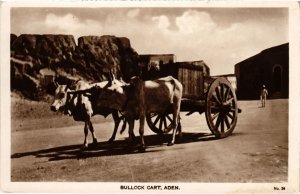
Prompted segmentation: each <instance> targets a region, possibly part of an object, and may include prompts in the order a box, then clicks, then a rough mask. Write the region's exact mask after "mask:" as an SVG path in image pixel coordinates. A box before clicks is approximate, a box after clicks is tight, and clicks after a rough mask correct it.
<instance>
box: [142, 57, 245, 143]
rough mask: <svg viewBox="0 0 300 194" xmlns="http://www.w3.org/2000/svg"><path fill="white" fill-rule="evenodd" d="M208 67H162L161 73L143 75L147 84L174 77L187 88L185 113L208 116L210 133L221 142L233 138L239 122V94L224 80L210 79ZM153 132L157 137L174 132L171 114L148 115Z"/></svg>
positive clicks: (171, 64) (169, 64)
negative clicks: (231, 135)
mask: <svg viewBox="0 0 300 194" xmlns="http://www.w3.org/2000/svg"><path fill="white" fill-rule="evenodd" d="M205 68H206V66H205V65H202V64H201V62H199V63H168V64H161V65H160V68H159V70H158V71H157V70H152V71H147V70H145V71H143V74H142V75H143V76H142V77H143V79H144V80H153V79H157V78H160V77H165V76H173V77H174V78H176V79H178V80H179V81H180V82H181V84H182V85H183V94H182V101H181V107H180V111H181V112H188V113H187V115H190V114H192V113H194V112H199V113H200V114H202V113H204V112H205V116H206V121H207V124H208V127H209V129H210V130H211V132H212V133H213V134H214V135H215V136H216V137H217V138H224V137H227V136H229V135H230V134H231V133H232V132H233V130H234V128H235V126H236V122H237V114H238V112H239V109H238V106H237V98H236V95H235V90H234V89H233V88H232V86H231V84H230V82H229V81H228V80H227V79H225V78H222V77H218V78H213V77H210V76H209V70H207V69H205ZM146 118H147V123H148V125H149V127H150V129H151V130H152V131H154V132H156V133H166V132H169V131H170V130H171V128H172V122H173V120H172V116H171V111H170V110H167V111H166V112H164V113H161V114H155V113H153V114H150V115H147V117H146Z"/></svg>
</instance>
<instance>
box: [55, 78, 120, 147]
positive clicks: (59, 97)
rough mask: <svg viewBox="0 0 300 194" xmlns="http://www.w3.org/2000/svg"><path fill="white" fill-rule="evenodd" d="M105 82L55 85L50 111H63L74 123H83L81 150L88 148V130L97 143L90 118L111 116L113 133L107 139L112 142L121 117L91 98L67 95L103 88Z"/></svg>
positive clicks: (79, 81)
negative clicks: (113, 124)
mask: <svg viewBox="0 0 300 194" xmlns="http://www.w3.org/2000/svg"><path fill="white" fill-rule="evenodd" d="M107 83H108V82H107V81H104V82H98V83H95V84H89V83H87V82H85V81H82V80H77V81H73V82H71V83H69V84H64V85H59V84H57V83H56V86H57V88H56V90H55V96H54V101H53V103H52V105H51V106H50V109H51V110H52V111H54V112H56V111H59V110H60V111H63V112H64V113H65V114H68V115H72V116H73V118H74V120H75V121H83V122H84V123H85V125H84V143H83V146H82V148H83V149H84V148H87V147H88V140H87V135H88V130H90V132H91V134H92V137H93V144H96V143H97V137H96V135H95V133H94V127H93V125H92V122H91V117H92V116H93V115H97V114H98V115H103V116H104V117H107V116H108V115H109V114H112V117H113V120H114V122H115V126H114V131H113V134H112V136H111V138H110V139H109V141H108V142H112V141H113V140H114V139H115V137H116V133H117V130H118V126H119V124H120V121H121V120H122V118H121V117H119V115H118V111H117V110H112V109H110V108H107V107H101V106H99V105H98V104H97V103H96V102H95V101H94V100H93V99H92V98H90V97H89V96H87V95H80V94H69V92H72V91H77V90H85V89H89V88H92V87H94V86H97V87H99V88H103V87H104V86H105V85H107ZM124 129H125V121H124V125H123V129H122V131H124Z"/></svg>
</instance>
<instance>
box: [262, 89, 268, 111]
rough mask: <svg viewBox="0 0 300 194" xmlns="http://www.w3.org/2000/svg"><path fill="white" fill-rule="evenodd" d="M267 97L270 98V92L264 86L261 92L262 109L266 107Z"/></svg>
mask: <svg viewBox="0 0 300 194" xmlns="http://www.w3.org/2000/svg"><path fill="white" fill-rule="evenodd" d="M267 96H268V90H267V89H266V86H265V85H262V89H261V91H260V100H261V107H265V106H266V101H267Z"/></svg>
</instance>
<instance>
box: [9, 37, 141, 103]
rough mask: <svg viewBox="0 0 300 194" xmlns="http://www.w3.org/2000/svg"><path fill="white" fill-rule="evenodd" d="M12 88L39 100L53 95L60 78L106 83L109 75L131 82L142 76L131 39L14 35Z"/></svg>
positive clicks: (12, 39)
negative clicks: (46, 95) (76, 38)
mask: <svg viewBox="0 0 300 194" xmlns="http://www.w3.org/2000/svg"><path fill="white" fill-rule="evenodd" d="M10 42H11V89H12V90H18V91H21V92H22V93H23V95H24V96H25V97H27V98H31V99H37V98H40V96H42V95H43V94H44V93H53V87H54V85H53V83H52V81H53V79H54V78H55V77H57V76H62V77H68V78H73V79H78V78H81V79H84V80H87V81H92V82H95V81H103V80H106V79H107V74H108V72H110V71H111V72H113V73H114V74H115V76H116V77H117V78H122V79H124V80H125V81H127V80H128V79H129V78H130V77H131V76H133V75H137V74H138V73H139V68H138V61H139V56H138V54H137V52H136V51H135V50H134V49H133V48H131V44H130V41H129V39H128V38H119V37H115V36H84V37H80V38H79V39H78V45H77V44H76V43H75V39H74V37H73V36H72V35H36V34H24V35H20V36H16V35H13V34H12V35H11V40H10Z"/></svg>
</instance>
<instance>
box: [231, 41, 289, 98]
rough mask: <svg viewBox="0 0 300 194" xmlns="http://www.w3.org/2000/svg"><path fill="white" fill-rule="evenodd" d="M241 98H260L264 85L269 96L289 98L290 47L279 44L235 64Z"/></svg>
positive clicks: (238, 91) (238, 94) (239, 96)
mask: <svg viewBox="0 0 300 194" xmlns="http://www.w3.org/2000/svg"><path fill="white" fill-rule="evenodd" d="M235 74H236V76H237V96H238V98H239V99H259V94H260V89H261V87H262V85H263V84H264V85H266V87H267V90H268V92H269V98H288V88H289V82H288V81H289V76H288V75H289V47H288V44H283V45H279V46H276V47H272V48H269V49H266V50H264V51H262V52H261V53H259V54H257V55H255V56H253V57H250V58H248V59H246V60H244V61H242V62H240V63H238V64H236V65H235Z"/></svg>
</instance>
